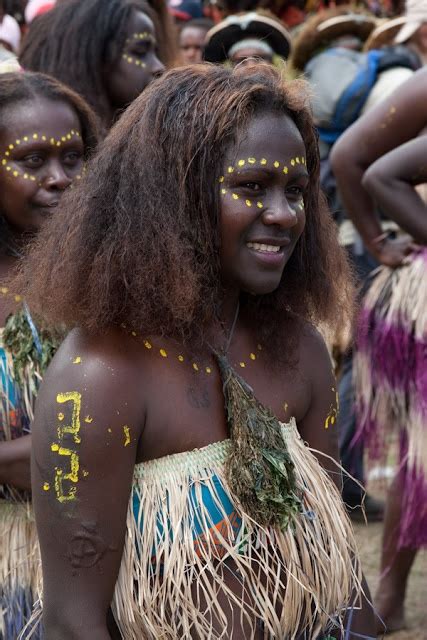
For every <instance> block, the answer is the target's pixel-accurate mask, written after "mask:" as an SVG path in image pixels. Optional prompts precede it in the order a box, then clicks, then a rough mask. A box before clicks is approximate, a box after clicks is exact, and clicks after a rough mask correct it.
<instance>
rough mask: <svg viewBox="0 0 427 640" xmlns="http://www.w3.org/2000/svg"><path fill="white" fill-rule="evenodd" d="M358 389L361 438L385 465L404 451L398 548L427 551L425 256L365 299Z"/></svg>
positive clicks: (383, 277) (383, 273) (386, 273)
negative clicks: (395, 450) (395, 452)
mask: <svg viewBox="0 0 427 640" xmlns="http://www.w3.org/2000/svg"><path fill="white" fill-rule="evenodd" d="M354 383H355V393H356V411H357V417H358V433H357V436H356V439H362V440H363V442H364V443H365V445H366V447H367V450H368V453H369V458H370V460H371V461H377V462H378V461H379V462H380V463H381V464H383V465H385V464H386V463H387V461H388V458H389V452H390V448H391V446H392V445H394V448H396V447H397V446H398V445H400V460H399V467H398V470H399V473H400V475H401V480H402V483H403V487H404V504H403V515H402V520H401V523H400V539H399V547H408V546H409V547H416V548H418V547H421V546H424V545H427V250H426V249H424V250H422V251H420V252H419V253H417V254H414V255H413V256H411V258H410V259H409V262H408V264H406V265H404V266H402V267H400V268H398V269H389V268H387V267H382V268H380V269H379V270H378V273H377V275H376V277H375V279H374V280H373V283H372V285H371V287H370V289H369V290H368V292H367V294H366V296H365V299H364V301H363V308H362V312H361V316H360V320H359V327H358V336H357V351H356V354H355V358H354Z"/></svg>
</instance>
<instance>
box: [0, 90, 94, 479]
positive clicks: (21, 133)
mask: <svg viewBox="0 0 427 640" xmlns="http://www.w3.org/2000/svg"><path fill="white" fill-rule="evenodd" d="M71 129H74V130H75V131H78V132H80V133H81V126H80V122H79V119H78V117H77V114H76V113H75V112H74V111H73V110H72V109H71V107H70V106H69V105H68V104H66V103H65V102H53V101H51V100H47V99H42V98H37V99H36V100H32V101H31V102H27V101H25V102H21V103H18V104H14V105H13V107H10V108H6V109H5V110H4V111H3V112H2V127H0V153H1V156H2V157H3V153H4V151H5V150H6V149H8V146H9V144H13V145H14V148H13V149H12V150H10V155H9V165H10V167H11V169H12V171H14V170H16V171H18V172H19V176H18V177H14V176H13V175H11V173H12V172H7V171H6V169H5V167H4V166H3V165H2V166H0V212H1V214H2V215H3V216H4V218H5V219H6V220H7V222H8V224H9V227H10V229H11V231H12V233H13V241H14V244H15V246H16V247H24V246H25V244H26V242H27V241H28V238H29V237H31V236H32V235H34V233H36V232H37V231H38V229H39V228H40V225H41V224H42V223H43V220H44V219H45V218H46V216H48V215H51V214H52V213H53V212H54V211H55V208H56V206H57V204H58V202H59V200H60V198H61V195H62V193H63V192H64V190H65V189H66V188H67V187H69V186H70V185H71V184H72V182H73V180H74V179H75V178H76V176H77V175H78V174H79V173H81V171H82V169H83V142H82V139H81V138H72V139H71V140H67V141H66V142H63V143H62V144H61V146H60V147H58V146H53V145H52V144H51V143H50V138H55V140H60V139H61V137H62V136H66V135H67V133H69V132H70V131H71ZM34 134H37V136H38V139H37V140H34V139H33V135H34ZM42 136H46V138H47V140H46V141H43V140H42ZM24 137H28V138H29V140H28V141H27V142H25V141H24ZM16 140H20V144H19V145H16ZM25 172H27V173H28V174H31V175H33V176H35V177H36V181H30V180H28V179H24V178H23V177H22V174H24V173H25ZM16 266H17V258H16V257H14V256H11V255H7V254H5V253H0V283H1V282H5V280H7V279H8V278H10V277H11V276H12V275H13V273H14V271H15V269H16ZM14 294H15V292H10V293H9V294H8V295H1V296H0V326H4V323H5V320H6V318H7V316H8V315H9V314H10V313H12V312H13V311H15V310H16V309H17V302H16V300H15V295H14ZM30 447H31V438H30V436H24V437H22V438H19V440H15V441H13V442H2V443H0V483H1V484H10V485H12V486H14V487H17V488H19V489H30V488H31V483H30V465H29V462H30Z"/></svg>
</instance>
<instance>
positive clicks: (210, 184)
mask: <svg viewBox="0 0 427 640" xmlns="http://www.w3.org/2000/svg"><path fill="white" fill-rule="evenodd" d="M308 102H309V100H308V97H307V95H306V89H305V83H303V82H301V81H292V82H285V81H284V80H283V79H282V77H281V75H280V74H279V72H278V71H276V70H274V69H273V68H271V67H269V66H267V65H262V64H253V65H247V66H243V67H242V66H238V67H236V68H235V69H233V70H231V69H226V68H223V67H221V66H211V65H207V64H204V65H195V66H191V67H183V68H179V69H175V70H172V71H169V72H168V73H166V74H165V75H164V76H163V77H162V78H160V79H159V80H156V81H155V82H154V83H153V85H152V86H151V87H149V88H148V89H147V90H146V91H145V92H144V93H143V94H142V95H141V96H140V97H139V98H138V99H137V100H136V101H135V102H134V103H133V104H132V105H131V106H130V107H129V108H128V109H127V111H126V112H125V113H124V114H123V116H122V118H121V119H120V121H119V122H118V123H117V124H116V125H115V126H114V127H113V129H112V130H111V132H110V134H109V135H108V137H107V138H106V139H105V141H104V142H103V143H101V145H100V147H99V150H98V152H97V154H96V155H95V156H94V158H93V160H92V161H91V162H90V165H89V170H88V173H87V176H86V178H85V179H84V180H83V181H82V182H81V184H80V185H79V187H78V188H77V189H75V190H74V191H72V192H69V193H67V194H65V195H64V197H63V200H62V202H61V211H60V212H59V213H58V214H57V215H55V216H54V217H52V219H50V220H49V221H48V222H47V223H46V225H45V226H44V227H43V229H42V231H41V232H40V234H39V237H38V239H37V241H36V244H35V245H34V246H33V248H32V251H31V253H30V254H29V256H28V257H27V260H26V261H25V262H24V263H23V266H22V271H21V275H20V280H19V287H20V290H21V291H23V293H24V294H25V296H26V297H27V301H28V303H29V304H30V306H31V308H32V309H33V310H34V311H36V312H38V313H39V314H42V315H43V316H44V317H45V318H47V319H48V320H49V321H51V322H54V323H60V322H65V323H66V324H67V325H68V326H72V325H79V326H83V327H84V328H86V329H87V330H89V331H102V330H104V329H106V328H108V327H110V326H113V325H116V326H117V325H121V324H122V323H125V324H126V325H128V326H131V327H133V328H134V329H135V330H136V331H138V332H140V333H142V334H143V335H146V336H149V335H151V336H153V335H163V336H168V337H172V338H175V339H177V340H179V341H180V342H183V343H186V344H190V341H191V345H192V346H193V347H194V345H195V344H199V345H202V344H203V334H204V332H205V330H206V328H207V326H208V325H209V324H210V323H211V322H212V318H213V317H215V314H216V313H217V311H218V309H219V307H220V305H221V301H222V296H223V290H222V287H221V265H220V261H219V244H220V236H219V211H220V202H219V198H220V196H219V185H218V180H217V177H218V176H219V175H221V170H222V168H223V162H224V156H225V154H226V152H227V151H228V150H229V149H230V146H231V145H234V144H235V142H236V139H237V138H238V137H239V133H240V135H241V132H242V131H244V130H245V128H246V127H247V125H248V123H249V121H250V120H251V118H252V117H254V115H256V114H259V113H269V112H273V113H281V114H286V115H288V116H289V117H290V118H292V120H293V121H294V122H295V123H296V125H297V127H298V129H299V131H300V133H301V136H302V138H303V140H304V143H305V148H306V158H307V161H306V162H307V168H308V171H309V174H310V181H309V187H308V193H307V196H306V198H305V209H306V218H307V222H306V227H305V230H304V232H303V235H302V237H301V238H300V240H299V242H298V245H297V247H296V248H295V251H294V253H293V255H292V256H291V258H290V260H289V262H288V264H287V266H286V269H285V272H284V276H283V278H282V281H281V284H280V286H279V287H278V289H277V290H276V291H274V292H273V293H271V294H269V295H264V296H250V295H244V294H243V295H242V300H241V309H242V311H243V312H244V313H245V316H246V317H249V318H251V322H253V323H254V326H255V327H256V328H257V333H258V334H260V339H263V340H264V341H265V343H266V344H267V342H268V344H270V345H273V344H275V345H276V348H277V346H278V342H279V346H284V344H285V342H284V340H285V336H286V331H285V330H284V331H280V330H279V329H281V328H284V327H286V322H287V319H288V320H289V319H291V318H292V323H293V325H295V322H294V319H295V317H297V318H299V319H301V320H308V321H309V322H312V323H314V324H316V325H317V324H319V323H320V322H329V321H339V322H342V314H343V313H345V312H346V311H348V310H349V308H350V307H351V302H350V293H349V292H350V288H351V287H350V285H349V282H350V278H349V270H348V266H347V262H346V260H345V257H344V254H343V252H342V251H341V249H340V247H339V245H338V242H337V237H336V230H335V226H334V223H333V220H332V218H331V216H330V214H329V212H328V209H327V207H326V205H325V201H324V198H323V197H322V196H321V194H320V192H319V154H318V148H317V138H316V133H315V130H314V128H313V123H312V119H311V115H310V110H309V108H308ZM286 344H287V343H286Z"/></svg>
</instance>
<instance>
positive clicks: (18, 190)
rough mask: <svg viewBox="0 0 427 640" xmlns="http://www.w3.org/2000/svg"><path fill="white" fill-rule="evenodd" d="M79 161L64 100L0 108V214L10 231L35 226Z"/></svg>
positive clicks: (76, 132) (75, 124) (77, 134)
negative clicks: (0, 118) (0, 124)
mask: <svg viewBox="0 0 427 640" xmlns="http://www.w3.org/2000/svg"><path fill="white" fill-rule="evenodd" d="M83 165H84V144H83V140H82V133H81V126H80V122H79V118H78V116H77V114H76V112H75V111H74V110H73V109H72V108H71V107H70V106H69V105H68V104H67V103H66V102H62V101H52V100H48V99H46V98H38V99H37V100H34V101H23V102H20V103H17V104H14V105H13V106H11V107H6V108H5V109H4V110H3V111H2V126H1V128H0V214H1V215H3V216H4V218H5V219H6V220H7V222H8V223H9V225H10V226H11V228H12V229H14V230H15V231H17V232H18V233H20V232H34V231H37V230H38V229H39V227H40V224H41V223H42V222H43V220H44V218H45V217H46V216H47V215H49V214H50V213H52V212H53V211H55V207H56V206H58V204H59V201H60V199H61V196H62V193H63V192H64V190H65V189H66V188H67V187H69V186H70V185H71V183H72V182H73V180H76V179H78V178H79V177H80V176H81V174H82V171H83Z"/></svg>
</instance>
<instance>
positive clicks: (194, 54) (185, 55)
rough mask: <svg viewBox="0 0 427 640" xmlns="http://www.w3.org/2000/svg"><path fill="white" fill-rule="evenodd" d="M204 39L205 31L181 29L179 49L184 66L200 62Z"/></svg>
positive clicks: (199, 28)
mask: <svg viewBox="0 0 427 640" xmlns="http://www.w3.org/2000/svg"><path fill="white" fill-rule="evenodd" d="M205 38H206V29H202V28H201V27H193V26H188V27H183V29H182V31H181V33H180V36H179V48H180V50H181V57H182V60H183V62H184V63H185V64H197V63H199V62H202V56H203V45H204V42H205Z"/></svg>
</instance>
